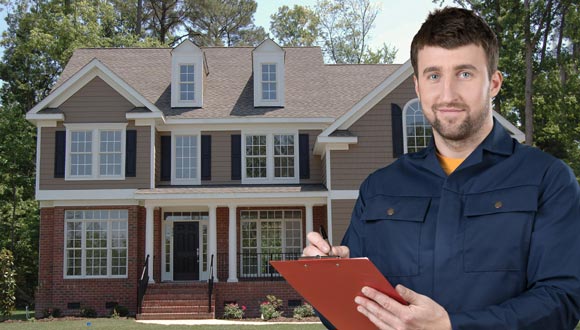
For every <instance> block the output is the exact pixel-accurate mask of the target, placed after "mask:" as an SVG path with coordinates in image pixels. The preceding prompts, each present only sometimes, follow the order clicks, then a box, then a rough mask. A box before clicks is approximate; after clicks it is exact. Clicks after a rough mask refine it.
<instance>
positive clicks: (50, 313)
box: [42, 308, 62, 318]
mask: <svg viewBox="0 0 580 330" xmlns="http://www.w3.org/2000/svg"><path fill="white" fill-rule="evenodd" d="M42 317H45V318H53V317H56V318H59V317H62V311H61V310H60V308H47V309H45V310H44V311H42Z"/></svg>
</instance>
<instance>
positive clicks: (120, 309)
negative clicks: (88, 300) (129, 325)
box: [113, 305, 129, 317]
mask: <svg viewBox="0 0 580 330" xmlns="http://www.w3.org/2000/svg"><path fill="white" fill-rule="evenodd" d="M113 311H114V312H115V313H116V314H117V315H118V316H120V317H127V316H128V315H129V307H125V306H121V305H117V306H115V308H113Z"/></svg>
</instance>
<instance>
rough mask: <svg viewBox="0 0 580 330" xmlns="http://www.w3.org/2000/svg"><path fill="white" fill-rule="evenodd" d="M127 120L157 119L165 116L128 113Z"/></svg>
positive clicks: (150, 113)
mask: <svg viewBox="0 0 580 330" xmlns="http://www.w3.org/2000/svg"><path fill="white" fill-rule="evenodd" d="M125 118H127V119H128V120H135V119H157V118H163V114H162V113H157V112H127V113H126V114H125Z"/></svg>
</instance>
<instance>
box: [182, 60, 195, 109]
mask: <svg viewBox="0 0 580 330" xmlns="http://www.w3.org/2000/svg"><path fill="white" fill-rule="evenodd" d="M179 93H180V96H179V99H180V100H181V101H193V100H195V67H194V65H193V64H186V65H180V66H179Z"/></svg>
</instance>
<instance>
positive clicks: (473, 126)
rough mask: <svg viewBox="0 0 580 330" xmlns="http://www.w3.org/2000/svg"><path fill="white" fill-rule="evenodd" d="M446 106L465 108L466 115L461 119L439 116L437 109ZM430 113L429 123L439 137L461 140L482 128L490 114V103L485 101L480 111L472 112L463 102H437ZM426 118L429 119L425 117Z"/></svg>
mask: <svg viewBox="0 0 580 330" xmlns="http://www.w3.org/2000/svg"><path fill="white" fill-rule="evenodd" d="M485 99H488V98H485ZM446 107H449V108H457V109H463V110H465V113H466V116H465V117H464V118H463V119H451V120H450V119H445V118H443V119H442V118H439V116H438V115H437V110H438V109H440V108H446ZM432 113H433V114H434V116H433V120H432V121H431V122H430V124H431V126H432V127H433V129H434V130H435V131H436V132H437V133H439V135H441V137H443V138H444V139H446V140H450V141H462V140H466V139H468V138H469V137H471V136H473V135H476V134H477V133H478V132H479V131H480V130H481V129H482V127H483V125H484V124H485V122H486V120H487V118H488V116H490V115H491V105H490V102H485V103H484V104H483V106H482V109H481V111H477V112H473V111H471V109H470V108H469V106H468V105H467V104H465V103H461V102H453V103H439V104H434V105H433V107H432ZM425 118H427V116H425ZM427 120H429V119H428V118H427Z"/></svg>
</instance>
